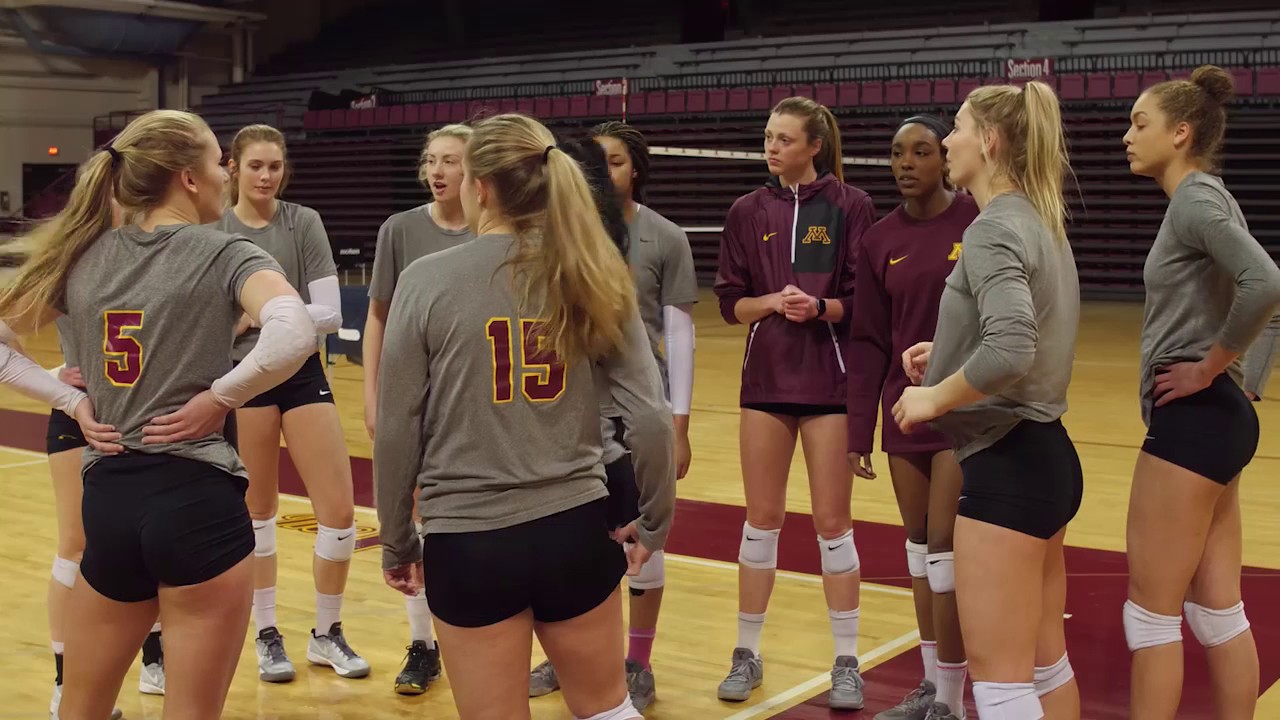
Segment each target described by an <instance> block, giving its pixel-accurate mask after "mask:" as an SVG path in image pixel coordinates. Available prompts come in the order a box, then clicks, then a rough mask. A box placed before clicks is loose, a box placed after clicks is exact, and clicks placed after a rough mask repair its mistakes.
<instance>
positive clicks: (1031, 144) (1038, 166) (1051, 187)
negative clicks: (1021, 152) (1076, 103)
mask: <svg viewBox="0 0 1280 720" xmlns="http://www.w3.org/2000/svg"><path fill="white" fill-rule="evenodd" d="M1022 97H1023V103H1024V105H1025V108H1024V112H1025V113H1026V125H1027V149H1026V167H1025V169H1024V171H1023V177H1022V181H1021V185H1022V190H1023V192H1024V193H1026V195H1027V199H1028V200H1030V201H1031V204H1032V205H1033V206H1034V207H1035V209H1036V212H1037V213H1039V215H1040V219H1041V220H1043V221H1044V224H1045V225H1047V226H1048V227H1049V230H1050V231H1052V232H1053V236H1054V237H1056V238H1058V239H1059V240H1066V238H1067V225H1066V220H1067V203H1066V200H1065V199H1064V198H1063V196H1062V181H1063V175H1064V174H1065V173H1066V172H1068V171H1070V170H1071V165H1070V164H1069V162H1068V160H1067V139H1066V135H1065V134H1064V133H1063V130H1062V111H1061V109H1060V108H1059V107H1058V98H1057V96H1056V95H1055V94H1054V92H1053V90H1052V89H1051V88H1050V87H1049V86H1048V85H1045V84H1044V83H1042V82H1038V81H1032V82H1029V83H1027V84H1026V86H1025V87H1023V89H1022Z"/></svg>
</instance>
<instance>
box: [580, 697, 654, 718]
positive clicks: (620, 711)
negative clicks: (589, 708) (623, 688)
mask: <svg viewBox="0 0 1280 720" xmlns="http://www.w3.org/2000/svg"><path fill="white" fill-rule="evenodd" d="M643 719H644V716H643V715H641V714H640V711H639V710H636V706H635V705H633V704H632V703H631V695H630V694H629V693H628V694H627V697H626V698H625V699H624V700H623V701H622V704H621V705H619V706H618V707H616V708H614V709H612V710H606V711H604V712H602V713H600V714H599V715H592V716H591V717H589V718H578V720H643Z"/></svg>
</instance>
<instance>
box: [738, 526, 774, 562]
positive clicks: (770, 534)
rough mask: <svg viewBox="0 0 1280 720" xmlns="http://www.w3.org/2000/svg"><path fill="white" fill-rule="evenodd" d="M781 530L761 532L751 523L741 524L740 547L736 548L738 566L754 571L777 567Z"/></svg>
mask: <svg viewBox="0 0 1280 720" xmlns="http://www.w3.org/2000/svg"><path fill="white" fill-rule="evenodd" d="M781 532H782V530H780V529H779V530H761V529H760V528H758V527H754V526H752V525H751V523H743V524H742V546H741V547H740V548H738V564H739V565H744V566H746V567H749V568H754V569H756V570H773V569H774V568H776V567H778V534H779V533H781Z"/></svg>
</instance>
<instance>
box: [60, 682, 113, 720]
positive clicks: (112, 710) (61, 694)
mask: <svg viewBox="0 0 1280 720" xmlns="http://www.w3.org/2000/svg"><path fill="white" fill-rule="evenodd" d="M61 704H62V686H61V685H54V686H53V702H51V703H49V720H58V706H59V705H61ZM123 717H124V713H123V712H122V711H121V710H120V708H112V709H111V720H120V719H121V718H123Z"/></svg>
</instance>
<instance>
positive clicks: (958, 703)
mask: <svg viewBox="0 0 1280 720" xmlns="http://www.w3.org/2000/svg"><path fill="white" fill-rule="evenodd" d="M968 672H969V663H967V662H961V663H945V662H939V663H938V697H937V698H936V699H935V702H940V703H943V704H945V705H946V706H947V707H949V708H951V712H953V713H955V715H956V717H959V718H962V717H964V678H965V675H966V674H967V673H968Z"/></svg>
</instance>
